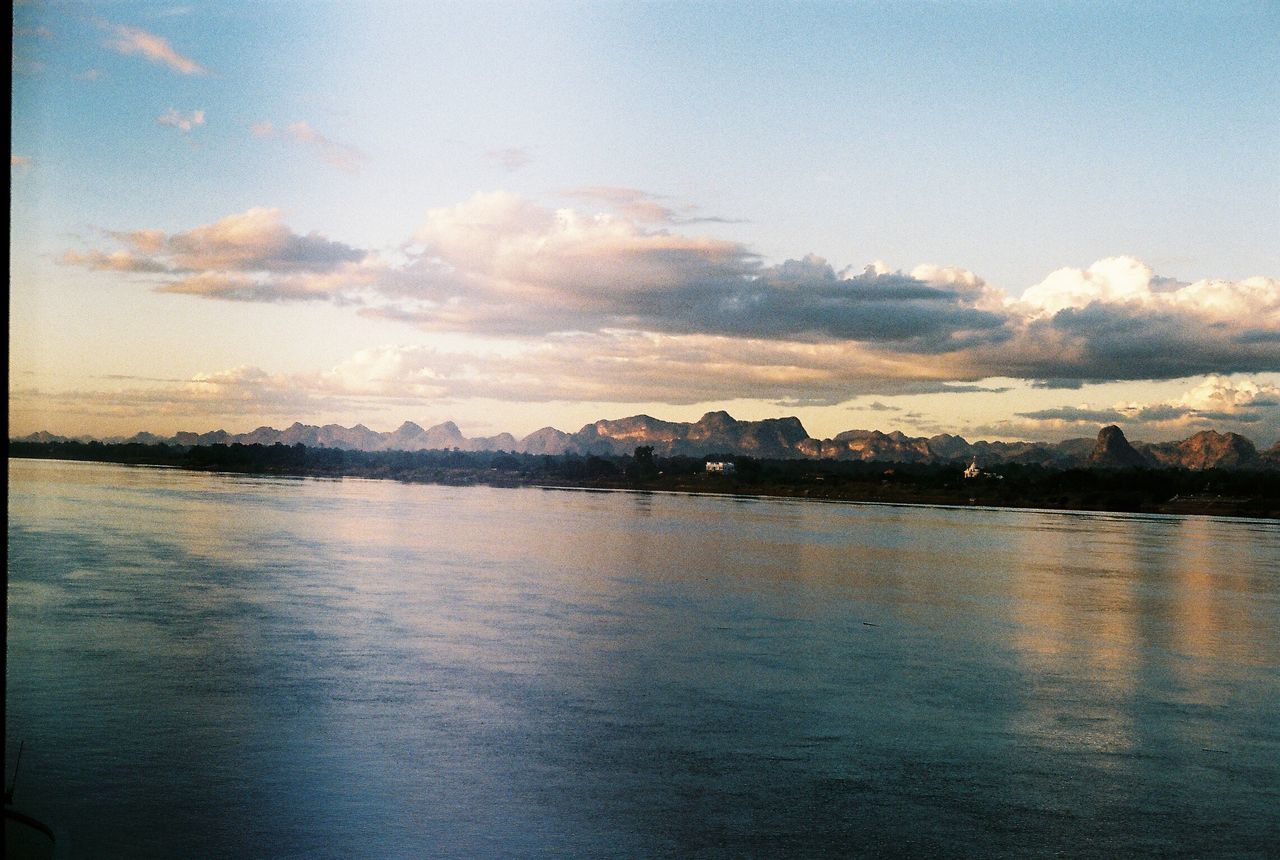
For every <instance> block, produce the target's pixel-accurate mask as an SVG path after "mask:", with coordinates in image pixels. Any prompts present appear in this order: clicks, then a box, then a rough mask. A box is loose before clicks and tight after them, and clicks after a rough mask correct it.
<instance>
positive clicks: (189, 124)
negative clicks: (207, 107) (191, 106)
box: [156, 108, 204, 134]
mask: <svg viewBox="0 0 1280 860" xmlns="http://www.w3.org/2000/svg"><path fill="white" fill-rule="evenodd" d="M156 125H165V126H169V127H170V128H176V129H177V130H178V131H180V132H182V133H183V134H189V133H190V132H191V130H192V129H194V128H195V127H196V126H200V125H204V111H202V110H193V111H191V112H190V113H186V114H184V113H182V112H181V111H178V110H175V109H174V108H169V109H168V110H167V111H165V112H164V113H162V114H161V115H160V116H158V117H156Z"/></svg>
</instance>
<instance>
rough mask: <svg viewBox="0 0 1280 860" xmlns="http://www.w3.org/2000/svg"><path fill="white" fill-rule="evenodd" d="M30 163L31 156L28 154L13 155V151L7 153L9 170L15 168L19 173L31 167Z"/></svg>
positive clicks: (11, 170)
mask: <svg viewBox="0 0 1280 860" xmlns="http://www.w3.org/2000/svg"><path fill="white" fill-rule="evenodd" d="M32 164H33V162H32V160H31V156H29V155H15V154H13V153H10V155H9V171H10V172H13V171H15V170H16V171H18V172H20V173H25V172H26V171H28V170H30V169H31V165H32Z"/></svg>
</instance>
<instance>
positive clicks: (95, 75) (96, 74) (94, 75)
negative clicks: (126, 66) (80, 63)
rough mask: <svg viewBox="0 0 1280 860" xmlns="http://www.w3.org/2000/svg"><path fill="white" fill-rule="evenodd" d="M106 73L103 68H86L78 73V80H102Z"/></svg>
mask: <svg viewBox="0 0 1280 860" xmlns="http://www.w3.org/2000/svg"><path fill="white" fill-rule="evenodd" d="M104 74H105V73H104V72H103V71H102V69H85V70H84V71H83V72H81V73H80V74H78V75H76V80H77V81H89V82H92V81H97V80H100V79H101V78H102V77H103V76H104Z"/></svg>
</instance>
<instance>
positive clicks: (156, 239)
mask: <svg viewBox="0 0 1280 860" xmlns="http://www.w3.org/2000/svg"><path fill="white" fill-rule="evenodd" d="M107 235H108V236H110V237H111V238H112V239H114V240H115V241H116V242H117V243H118V244H120V245H122V246H123V247H121V248H118V249H116V250H113V251H102V250H98V249H90V250H87V251H76V250H69V251H67V252H66V253H65V254H63V257H62V262H63V263H64V264H66V265H71V266H80V267H82V268H87V269H91V270H96V271H115V272H133V273H140V274H156V275H163V276H165V277H164V278H163V279H162V280H161V281H160V282H159V283H158V285H157V287H156V290H157V292H164V293H177V294H184V295H194V296H200V297H203V298H214V299H224V300H228V301H261V302H266V301H288V300H300V299H310V300H314V299H328V300H336V301H342V300H348V299H349V297H350V294H352V293H353V292H355V291H358V290H360V289H362V288H364V287H367V286H368V285H370V284H372V283H374V282H375V281H376V279H377V277H378V276H379V274H380V272H381V270H382V264H381V263H380V262H379V261H377V260H376V259H375V258H373V257H372V256H371V255H370V254H369V253H368V252H366V251H363V250H361V249H359V248H354V247H352V246H350V245H346V244H344V243H342V242H335V241H332V240H330V239H327V238H325V237H324V236H322V235H320V234H318V233H314V232H313V233H308V234H305V235H303V234H300V233H295V232H294V231H293V230H291V229H289V227H287V226H286V225H285V224H283V223H282V222H281V213H280V211H279V210H278V209H262V208H259V209H250V210H248V211H246V212H242V213H239V214H236V215H229V216H227V217H226V218H223V219H221V220H219V221H216V222H214V223H212V224H206V225H204V226H201V227H196V228H194V229H192V230H188V231H185V232H180V233H172V234H169V233H165V232H164V231H162V230H134V231H130V232H110V233H108V234H107Z"/></svg>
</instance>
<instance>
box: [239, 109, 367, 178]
mask: <svg viewBox="0 0 1280 860" xmlns="http://www.w3.org/2000/svg"><path fill="white" fill-rule="evenodd" d="M249 133H250V134H251V135H252V136H253V137H256V138H258V139H259V140H283V141H287V142H290V143H295V144H300V145H303V146H307V147H309V148H310V149H311V150H312V151H313V152H315V153H316V154H317V155H318V156H319V157H320V159H321V160H322V161H324V162H325V163H326V164H328V165H329V166H330V167H335V168H337V169H338V170H341V171H343V172H344V173H356V172H357V171H359V169H360V165H361V163H363V162H364V161H366V160H368V156H367V155H365V154H364V153H363V152H361V151H360V150H359V149H357V148H356V147H354V146H351V145H349V144H345V143H338V142H337V141H334V140H330V139H329V138H327V137H325V136H324V135H323V134H321V133H320V132H318V131H316V130H315V129H314V128H312V127H311V126H310V124H308V123H306V122H294V123H290V124H289V125H287V126H284V127H282V128H281V127H277V126H276V125H275V124H274V123H271V122H265V121H264V122H258V123H254V124H253V125H252V126H250V128H249Z"/></svg>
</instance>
